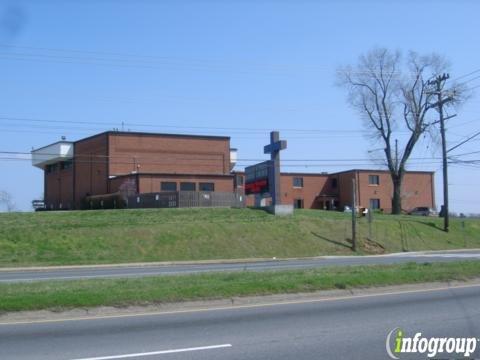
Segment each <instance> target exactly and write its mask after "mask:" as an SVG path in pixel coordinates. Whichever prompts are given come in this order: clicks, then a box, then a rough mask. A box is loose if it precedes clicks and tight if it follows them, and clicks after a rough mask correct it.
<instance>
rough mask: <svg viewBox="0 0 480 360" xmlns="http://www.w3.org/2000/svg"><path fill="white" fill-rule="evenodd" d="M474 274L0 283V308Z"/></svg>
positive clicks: (468, 269)
mask: <svg viewBox="0 0 480 360" xmlns="http://www.w3.org/2000/svg"><path fill="white" fill-rule="evenodd" d="M479 276H480V261H464V262H452V263H443V264H440V263H425V264H415V263H408V264H402V265H375V266H351V267H337V268H326V269H315V270H302V271H278V272H275V271H273V272H233V273H212V274H199V275H177V276H162V277H146V278H140V279H102V280H100V279H94V280H78V281H50V282H37V283H17V284H0V312H9V311H20V310H41V309H51V310H64V309H71V308H80V307H82V308H84V307H95V306H117V307H119V306H128V305H146V304H158V303H167V302H179V301H186V300H200V299H203V300H206V299H221V298H231V297H234V296H252V295H267V294H285V293H299V292H312V291H317V290H327V289H350V288H363V287H371V286H385V285H399V284H413V283H424V282H435V281H451V280H467V279H471V278H476V277H479Z"/></svg>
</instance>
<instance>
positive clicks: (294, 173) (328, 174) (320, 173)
mask: <svg viewBox="0 0 480 360" xmlns="http://www.w3.org/2000/svg"><path fill="white" fill-rule="evenodd" d="M349 172H372V173H390V171H388V170H375V169H350V170H344V171H339V172H332V173H328V172H318V173H313V172H312V173H308V172H283V171H282V172H280V175H292V176H331V175H338V174H344V173H349ZM233 173H234V174H240V175H244V174H245V171H233ZM405 173H420V174H434V173H435V171H417V170H411V171H410V170H405Z"/></svg>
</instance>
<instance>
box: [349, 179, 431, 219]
mask: <svg viewBox="0 0 480 360" xmlns="http://www.w3.org/2000/svg"><path fill="white" fill-rule="evenodd" d="M369 175H378V176H379V179H380V184H379V185H370V184H369ZM357 181H358V184H359V188H358V192H359V205H360V206H361V207H369V205H370V199H380V207H381V208H382V209H383V210H384V211H385V212H387V213H389V212H391V210H392V194H393V183H392V180H391V177H390V174H389V173H388V172H374V171H368V172H367V171H360V172H358V180H357ZM433 186H434V184H433V174H431V173H420V172H409V173H407V174H405V177H404V179H403V186H402V210H404V211H409V210H412V209H413V208H415V207H417V206H428V207H435V201H434V197H433Z"/></svg>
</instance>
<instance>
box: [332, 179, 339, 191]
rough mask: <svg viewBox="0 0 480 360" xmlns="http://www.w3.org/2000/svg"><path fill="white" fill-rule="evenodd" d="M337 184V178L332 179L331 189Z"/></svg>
mask: <svg viewBox="0 0 480 360" xmlns="http://www.w3.org/2000/svg"><path fill="white" fill-rule="evenodd" d="M337 185H338V184H337V179H332V189H336V188H337Z"/></svg>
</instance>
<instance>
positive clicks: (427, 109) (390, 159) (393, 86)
mask: <svg viewBox="0 0 480 360" xmlns="http://www.w3.org/2000/svg"><path fill="white" fill-rule="evenodd" d="M446 68H447V63H446V62H445V61H444V60H443V58H442V57H440V56H439V55H436V54H432V55H427V56H420V55H418V54H417V53H414V52H410V53H409V55H408V56H407V58H406V61H405V62H402V57H401V55H400V53H399V52H398V51H397V52H394V51H390V50H388V49H385V48H377V49H374V50H372V51H370V52H368V53H367V54H366V55H362V56H361V57H360V59H359V61H358V64H357V65H356V66H355V67H352V66H348V67H344V68H340V69H339V70H338V74H337V77H338V80H339V85H340V86H343V87H344V88H346V89H347V91H348V102H349V103H350V105H351V106H352V107H353V108H354V109H356V110H357V111H358V112H359V114H360V116H361V117H362V119H363V120H364V122H365V127H366V129H367V130H368V135H369V137H370V138H371V139H374V140H375V141H376V142H380V143H382V144H383V146H384V153H385V163H384V165H385V166H386V167H387V168H388V170H389V172H390V176H391V178H392V183H393V194H392V213H393V214H400V213H401V210H402V182H403V177H404V175H405V171H406V165H407V162H408V159H409V158H410V156H411V154H412V151H413V149H414V148H415V145H416V144H417V142H418V141H419V139H420V138H421V136H422V134H424V133H426V132H427V130H428V129H429V128H430V127H431V126H432V124H433V123H434V121H433V120H429V119H428V118H427V115H429V114H430V113H431V112H432V111H431V109H433V108H434V107H435V104H434V103H435V98H436V97H435V95H434V94H433V93H432V92H429V91H427V88H428V80H429V79H430V78H431V76H432V75H435V74H438V73H440V72H441V71H444V70H445V69H446ZM434 113H435V112H434V111H433V114H434ZM399 131H402V132H406V133H407V134H408V136H407V139H406V141H405V142H404V144H403V146H402V145H400V148H397V146H396V143H395V142H396V139H397V136H396V135H395V133H396V132H399Z"/></svg>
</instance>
